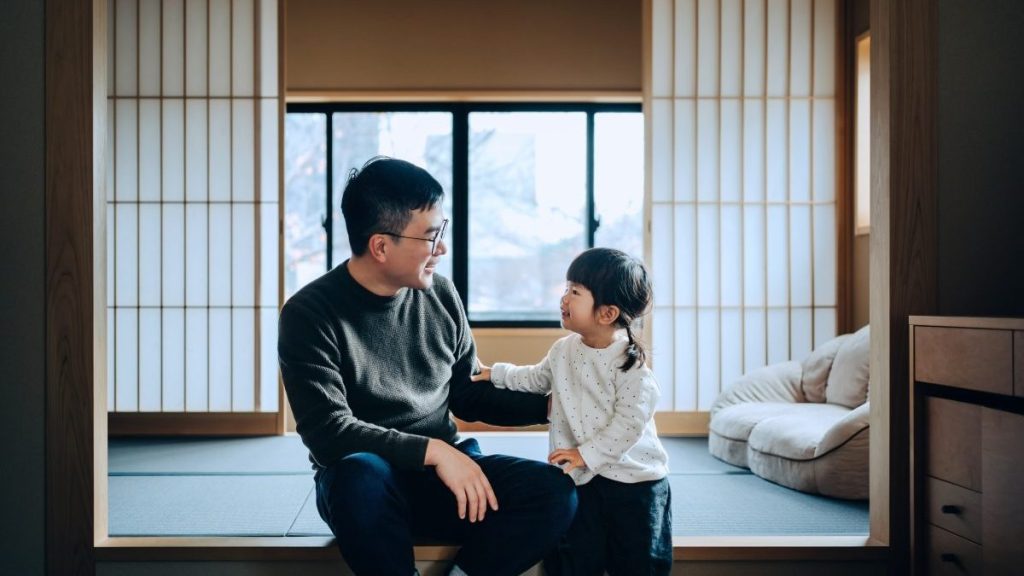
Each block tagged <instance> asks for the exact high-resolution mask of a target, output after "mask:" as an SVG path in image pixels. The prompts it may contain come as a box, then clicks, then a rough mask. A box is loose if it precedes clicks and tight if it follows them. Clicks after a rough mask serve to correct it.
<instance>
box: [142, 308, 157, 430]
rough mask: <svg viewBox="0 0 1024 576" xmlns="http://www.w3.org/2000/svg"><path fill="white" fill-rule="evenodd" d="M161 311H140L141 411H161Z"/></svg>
mask: <svg viewBox="0 0 1024 576" xmlns="http://www.w3.org/2000/svg"><path fill="white" fill-rule="evenodd" d="M160 334H161V332H160V309H159V308H142V309H140V310H139V410H140V411H141V412H159V411H160V387H161V382H160V380H161V378H160V377H161V374H162V369H161V366H160V363H161V354H160V352H161V342H160Z"/></svg>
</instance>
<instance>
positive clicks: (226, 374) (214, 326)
mask: <svg viewBox="0 0 1024 576" xmlns="http://www.w3.org/2000/svg"><path fill="white" fill-rule="evenodd" d="M209 362H210V380H209V382H210V384H209V385H210V411H211V412H230V411H231V310H230V309H229V308H210V358H209Z"/></svg>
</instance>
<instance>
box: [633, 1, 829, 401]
mask: <svg viewBox="0 0 1024 576" xmlns="http://www.w3.org/2000/svg"><path fill="white" fill-rule="evenodd" d="M649 1H650V4H649V10H648V12H647V13H648V17H649V18H650V22H649V23H648V24H649V30H650V34H649V35H648V41H649V42H650V45H649V46H648V48H649V50H650V52H649V53H650V58H649V59H648V62H649V68H648V69H647V71H646V74H647V77H646V83H645V111H646V112H647V114H646V118H647V122H648V124H647V129H648V134H649V139H648V143H649V151H650V153H649V158H650V164H649V179H648V181H649V182H650V194H649V197H650V198H651V268H652V274H653V276H654V283H655V309H654V315H653V316H654V317H653V320H652V331H653V333H652V349H653V351H652V355H653V359H652V363H653V367H654V370H655V373H656V374H657V377H658V380H659V382H660V383H661V386H662V390H663V399H662V406H661V409H663V410H675V411H706V410H708V409H709V408H710V407H711V404H712V402H714V400H715V397H716V396H717V394H718V392H719V391H720V390H721V389H722V388H723V386H725V385H728V384H729V383H730V382H732V381H733V380H734V379H735V378H736V377H738V376H740V375H741V374H742V373H743V372H745V371H748V370H751V369H754V368H757V367H759V366H764V365H766V364H769V363H773V362H778V361H781V360H786V359H790V358H792V359H802V358H803V357H804V355H806V354H807V353H808V352H810V351H811V349H812V348H813V347H814V346H815V345H817V344H819V343H821V342H823V341H825V340H827V339H829V338H831V337H833V336H834V335H835V331H836V284H837V282H836V270H837V266H836V258H837V254H836V241H837V238H836V126H835V115H836V105H835V85H836V73H835V59H836V36H837V28H838V23H837V15H836V2H835V0H676V1H672V0H649Z"/></svg>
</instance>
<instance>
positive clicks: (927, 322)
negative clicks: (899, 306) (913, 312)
mask: <svg viewBox="0 0 1024 576" xmlns="http://www.w3.org/2000/svg"><path fill="white" fill-rule="evenodd" d="M910 325H911V326H941V327H947V328H982V329H989V330H1024V318H987V317H975V316H911V317H910Z"/></svg>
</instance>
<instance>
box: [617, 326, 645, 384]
mask: <svg viewBox="0 0 1024 576" xmlns="http://www.w3.org/2000/svg"><path fill="white" fill-rule="evenodd" d="M623 321H624V323H625V324H626V336H627V337H628V338H629V345H627V346H626V361H625V362H623V363H622V366H619V368H620V369H621V370H622V371H623V372H626V371H627V370H629V369H630V368H632V367H633V366H636V365H637V364H639V365H641V366H643V363H644V361H645V360H647V350H645V349H644V345H643V342H641V341H639V340H637V339H636V337H635V336H633V322H632V321H631V320H630V319H628V318H623Z"/></svg>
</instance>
